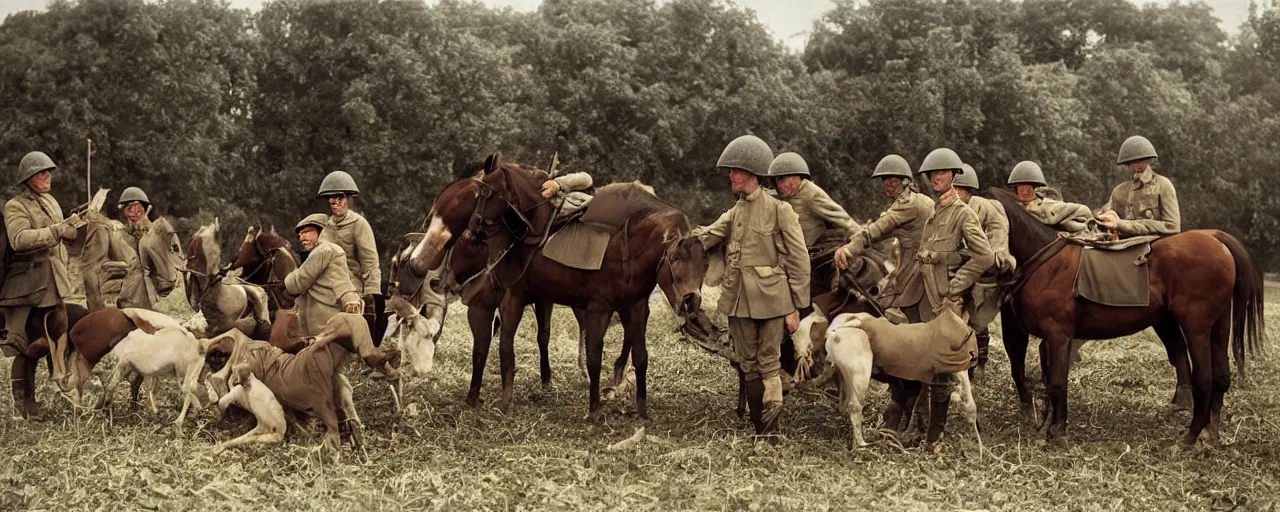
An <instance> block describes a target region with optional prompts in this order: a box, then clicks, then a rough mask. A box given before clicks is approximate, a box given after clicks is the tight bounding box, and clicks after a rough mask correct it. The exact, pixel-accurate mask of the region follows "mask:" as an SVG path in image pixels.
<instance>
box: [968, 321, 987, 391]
mask: <svg viewBox="0 0 1280 512" xmlns="http://www.w3.org/2000/svg"><path fill="white" fill-rule="evenodd" d="M977 341H978V364H977V366H974V367H972V368H969V380H970V381H973V382H977V381H980V380H982V378H983V377H984V376H985V373H986V367H987V346H988V345H990V344H991V334H990V333H988V332H985V331H984V332H980V333H978V334H977Z"/></svg>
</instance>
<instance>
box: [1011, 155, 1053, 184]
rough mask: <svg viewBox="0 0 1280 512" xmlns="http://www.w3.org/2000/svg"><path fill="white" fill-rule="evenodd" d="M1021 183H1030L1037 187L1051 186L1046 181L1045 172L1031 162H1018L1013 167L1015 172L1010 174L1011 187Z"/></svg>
mask: <svg viewBox="0 0 1280 512" xmlns="http://www.w3.org/2000/svg"><path fill="white" fill-rule="evenodd" d="M1019 183H1029V184H1032V185H1035V186H1037V187H1047V186H1049V184H1048V183H1047V182H1045V180H1044V171H1041V170H1040V165H1039V164H1037V163H1035V162H1032V161H1030V160H1023V161H1021V162H1018V165H1015V166H1013V171H1011V172H1010V173H1009V183H1008V184H1009V185H1017V184H1019Z"/></svg>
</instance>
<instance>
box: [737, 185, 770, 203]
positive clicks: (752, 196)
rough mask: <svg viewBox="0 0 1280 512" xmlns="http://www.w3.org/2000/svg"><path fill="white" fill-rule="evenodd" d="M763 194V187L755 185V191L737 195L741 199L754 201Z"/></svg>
mask: <svg viewBox="0 0 1280 512" xmlns="http://www.w3.org/2000/svg"><path fill="white" fill-rule="evenodd" d="M763 195H765V194H764V187H756V190H755V192H752V193H750V194H746V195H741V196H739V197H740V198H741V199H742V200H743V201H748V202H754V201H756V200H758V199H760V197H761V196H763Z"/></svg>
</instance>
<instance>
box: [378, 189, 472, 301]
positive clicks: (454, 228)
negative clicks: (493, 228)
mask: <svg viewBox="0 0 1280 512" xmlns="http://www.w3.org/2000/svg"><path fill="white" fill-rule="evenodd" d="M479 176H480V175H479V174H477V175H476V176H473V177H469V178H463V179H461V180H458V181H455V182H453V183H451V184H449V185H448V186H446V187H445V188H444V190H441V191H440V194H439V195H437V196H436V199H435V201H434V202H433V203H432V204H431V213H430V214H429V215H428V219H430V220H429V222H428V223H427V229H426V230H425V232H424V234H423V236H422V237H421V238H418V239H417V240H416V242H415V243H413V245H411V246H409V247H405V246H402V250H401V251H400V252H399V253H398V254H399V256H400V258H399V260H398V261H399V264H400V266H402V267H407V269H400V271H399V272H398V274H400V276H401V279H402V280H403V279H404V278H405V277H408V275H409V274H410V273H411V274H412V275H413V276H414V277H417V278H423V277H425V276H426V275H427V272H429V271H431V270H433V269H436V268H438V267H439V266H440V263H441V262H442V261H443V260H444V255H445V253H446V252H447V251H448V249H449V247H451V246H452V245H453V243H454V241H455V240H456V239H457V238H458V237H459V236H461V235H463V234H464V233H466V232H467V225H468V223H469V222H470V221H471V217H472V214H473V213H474V212H475V210H476V203H477V199H478V198H479V189H480V180H479ZM406 240H407V239H406ZM407 249H411V250H407ZM403 270H409V272H408V273H406V272H403Z"/></svg>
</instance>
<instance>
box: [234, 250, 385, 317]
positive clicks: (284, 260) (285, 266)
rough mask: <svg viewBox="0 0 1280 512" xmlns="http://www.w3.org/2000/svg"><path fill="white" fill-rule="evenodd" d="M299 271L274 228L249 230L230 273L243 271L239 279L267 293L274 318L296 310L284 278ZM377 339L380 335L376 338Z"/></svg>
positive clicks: (293, 255) (296, 258)
mask: <svg viewBox="0 0 1280 512" xmlns="http://www.w3.org/2000/svg"><path fill="white" fill-rule="evenodd" d="M297 268H298V255H297V254H294V252H293V248H292V247H291V246H290V245H289V241H288V240H286V239H285V238H284V237H282V236H280V235H279V234H277V233H276V228H275V226H272V227H271V229H262V226H249V229H248V232H247V233H245V236H244V243H242V244H240V250H239V251H237V252H236V260H235V261H234V262H232V263H231V270H236V269H242V270H241V271H240V278H241V279H244V280H245V281H248V282H249V283H252V284H256V285H258V286H261V287H262V289H263V290H266V292H267V298H268V302H267V311H268V313H269V314H270V316H271V318H275V317H276V310H278V309H280V308H285V309H290V308H292V307H293V304H294V298H293V297H290V296H289V295H288V294H287V293H284V277H285V276H287V275H289V273H290V272H293V271H294V270H297ZM374 335H375V336H377V333H375V334H374Z"/></svg>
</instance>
